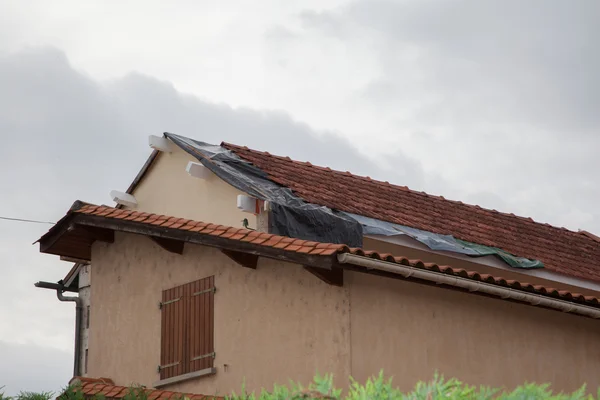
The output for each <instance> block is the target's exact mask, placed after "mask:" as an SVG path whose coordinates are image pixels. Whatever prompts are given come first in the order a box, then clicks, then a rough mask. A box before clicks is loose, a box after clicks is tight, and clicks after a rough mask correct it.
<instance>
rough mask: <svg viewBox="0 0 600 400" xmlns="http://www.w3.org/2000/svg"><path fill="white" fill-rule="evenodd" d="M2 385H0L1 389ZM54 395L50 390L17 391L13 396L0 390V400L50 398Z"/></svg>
mask: <svg viewBox="0 0 600 400" xmlns="http://www.w3.org/2000/svg"><path fill="white" fill-rule="evenodd" d="M3 388H4V386H0V389H3ZM53 397H54V393H52V392H39V393H38V392H23V391H21V392H19V394H17V395H16V396H15V397H10V396H6V395H5V394H4V392H0V400H50V399H52V398H53Z"/></svg>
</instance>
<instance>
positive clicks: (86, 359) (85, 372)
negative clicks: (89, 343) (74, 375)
mask: <svg viewBox="0 0 600 400" xmlns="http://www.w3.org/2000/svg"><path fill="white" fill-rule="evenodd" d="M83 365H84V366H85V369H84V370H83V373H84V374H87V366H88V349H85V362H84V363H83Z"/></svg>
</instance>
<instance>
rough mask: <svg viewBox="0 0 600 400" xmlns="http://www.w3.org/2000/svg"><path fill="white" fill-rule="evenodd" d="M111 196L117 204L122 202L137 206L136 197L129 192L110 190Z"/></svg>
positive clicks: (122, 203)
mask: <svg viewBox="0 0 600 400" xmlns="http://www.w3.org/2000/svg"><path fill="white" fill-rule="evenodd" d="M110 197H111V199H113V201H114V202H115V203H117V204H121V205H124V206H127V207H136V206H137V200H136V199H135V197H133V196H132V195H130V194H128V193H123V192H119V191H117V190H113V191H111V192H110Z"/></svg>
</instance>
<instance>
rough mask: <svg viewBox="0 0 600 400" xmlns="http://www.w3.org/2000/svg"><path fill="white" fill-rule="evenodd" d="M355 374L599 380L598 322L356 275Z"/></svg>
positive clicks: (409, 379) (409, 381)
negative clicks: (382, 373) (381, 373)
mask: <svg viewBox="0 0 600 400" xmlns="http://www.w3.org/2000/svg"><path fill="white" fill-rule="evenodd" d="M348 284H349V286H350V287H351V291H350V293H351V297H350V304H351V309H352V312H351V326H352V333H351V337H352V339H351V340H352V373H353V375H354V376H355V377H356V378H357V379H358V380H359V381H363V380H364V379H366V378H367V377H368V376H369V375H372V374H374V373H377V372H378V371H379V370H380V369H382V368H383V370H384V372H385V374H386V375H388V376H393V377H394V383H395V384H396V385H398V386H399V387H400V388H401V389H403V390H409V389H410V388H412V387H413V386H414V384H415V382H417V381H419V380H427V379H430V378H431V377H432V376H433V374H434V372H435V371H436V370H437V371H439V372H440V373H443V374H444V375H445V376H446V377H457V378H459V379H461V380H463V381H466V382H468V383H471V384H476V385H479V384H483V385H492V386H503V387H508V388H512V387H514V386H516V385H519V384H522V383H524V382H525V381H530V382H540V383H541V382H551V383H552V386H553V388H554V389H556V390H574V389H576V388H579V387H580V386H581V385H582V384H583V383H584V382H587V383H588V388H590V389H592V390H593V391H595V389H596V388H597V387H598V386H599V385H600V376H599V375H598V369H599V368H600V322H599V321H595V320H591V319H586V318H582V317H579V316H574V315H567V314H562V313H560V312H557V311H551V310H545V309H540V308H534V307H531V306H526V305H522V304H516V303H511V302H507V301H503V300H500V299H492V298H487V297H481V296H477V295H473V294H467V293H462V292H457V291H452V290H445V289H440V288H437V287H433V286H426V285H419V284H415V283H410V282H405V281H400V280H393V279H387V278H382V277H377V276H373V275H366V274H352V275H351V278H350V282H348Z"/></svg>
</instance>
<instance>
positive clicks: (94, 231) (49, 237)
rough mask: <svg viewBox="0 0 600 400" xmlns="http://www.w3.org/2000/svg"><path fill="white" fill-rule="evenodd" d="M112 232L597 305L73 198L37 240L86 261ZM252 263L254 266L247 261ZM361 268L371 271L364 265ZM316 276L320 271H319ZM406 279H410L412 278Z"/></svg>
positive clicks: (342, 248) (443, 269) (401, 260)
mask: <svg viewBox="0 0 600 400" xmlns="http://www.w3.org/2000/svg"><path fill="white" fill-rule="evenodd" d="M114 231H120V232H128V233H136V234H142V235H146V236H149V237H150V238H152V239H154V240H155V241H156V242H157V243H158V244H159V245H161V246H162V247H163V248H165V249H166V250H169V251H173V252H177V253H180V254H181V253H182V250H183V248H182V247H181V248H179V247H178V246H177V245H176V244H177V243H181V244H183V242H188V243H195V244H201V245H206V246H212V247H217V248H220V249H222V250H223V251H224V252H225V254H227V255H229V256H230V257H231V258H233V259H234V260H235V261H237V262H239V263H241V264H243V265H244V266H249V265H247V263H248V261H247V258H245V257H243V256H240V255H243V254H246V255H251V256H256V257H258V256H263V257H268V258H273V259H279V260H284V261H289V262H294V263H298V264H301V265H304V266H308V267H316V268H317V269H320V270H324V271H327V270H341V268H346V265H345V264H343V265H342V264H339V263H338V262H337V256H338V255H339V254H353V255H358V256H362V257H367V258H371V259H376V260H384V261H387V262H390V263H395V264H400V265H405V266H410V267H414V268H420V269H425V270H429V271H433V272H436V273H440V274H445V275H453V276H457V277H461V278H465V279H470V280H473V281H478V282H484V283H487V284H491V285H496V286H501V287H507V288H511V289H514V290H517V291H522V292H527V293H534V294H538V295H542V296H545V297H550V298H555V299H560V300H564V301H568V302H572V303H578V304H584V305H587V306H590V307H594V308H600V301H599V299H598V298H596V297H593V296H584V295H581V294H578V293H572V292H569V291H566V290H559V289H554V288H548V287H544V286H541V285H532V284H528V283H523V282H519V281H516V280H509V279H503V278H500V277H494V276H492V275H488V274H480V273H478V272H474V271H466V270H464V269H459V268H452V267H450V266H440V265H438V264H435V263H426V262H423V261H421V260H409V259H408V258H406V257H402V256H394V255H392V254H381V253H378V252H375V251H369V250H364V249H360V248H349V247H348V246H346V245H343V244H331V243H319V242H311V241H307V240H301V239H293V238H289V237H285V236H278V235H273V234H268V233H262V232H258V231H253V230H248V229H243V228H241V229H240V228H234V227H229V226H223V225H217V224H211V223H206V222H200V221H193V220H189V219H185V218H178V217H171V216H165V215H157V214H150V213H145V212H139V211H132V210H123V209H117V208H113V207H107V206H97V205H93V204H88V203H83V202H80V201H77V202H75V203H74V204H73V206H72V207H71V209H70V210H69V212H68V213H67V214H66V215H65V217H63V218H62V219H61V220H60V221H59V222H57V223H56V225H54V226H53V227H52V228H51V229H50V230H49V231H48V233H46V234H45V235H44V236H42V237H41V238H40V239H39V242H40V251H41V252H44V253H49V254H57V255H63V256H64V255H67V256H72V257H77V258H80V259H87V260H90V259H91V245H92V243H93V242H94V241H96V240H103V241H108V242H110V241H112V240H114V236H113V237H111V235H110V233H114ZM250 264H251V263H250ZM255 266H256V263H255V262H254V267H255ZM250 267H251V268H252V267H253V266H252V265H250ZM357 269H359V268H357ZM359 270H361V271H362V272H373V271H368V270H366V269H359ZM317 276H319V275H318V274H317ZM406 279H408V280H412V278H410V277H409V278H406ZM324 280H326V279H324ZM438 286H440V285H438Z"/></svg>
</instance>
